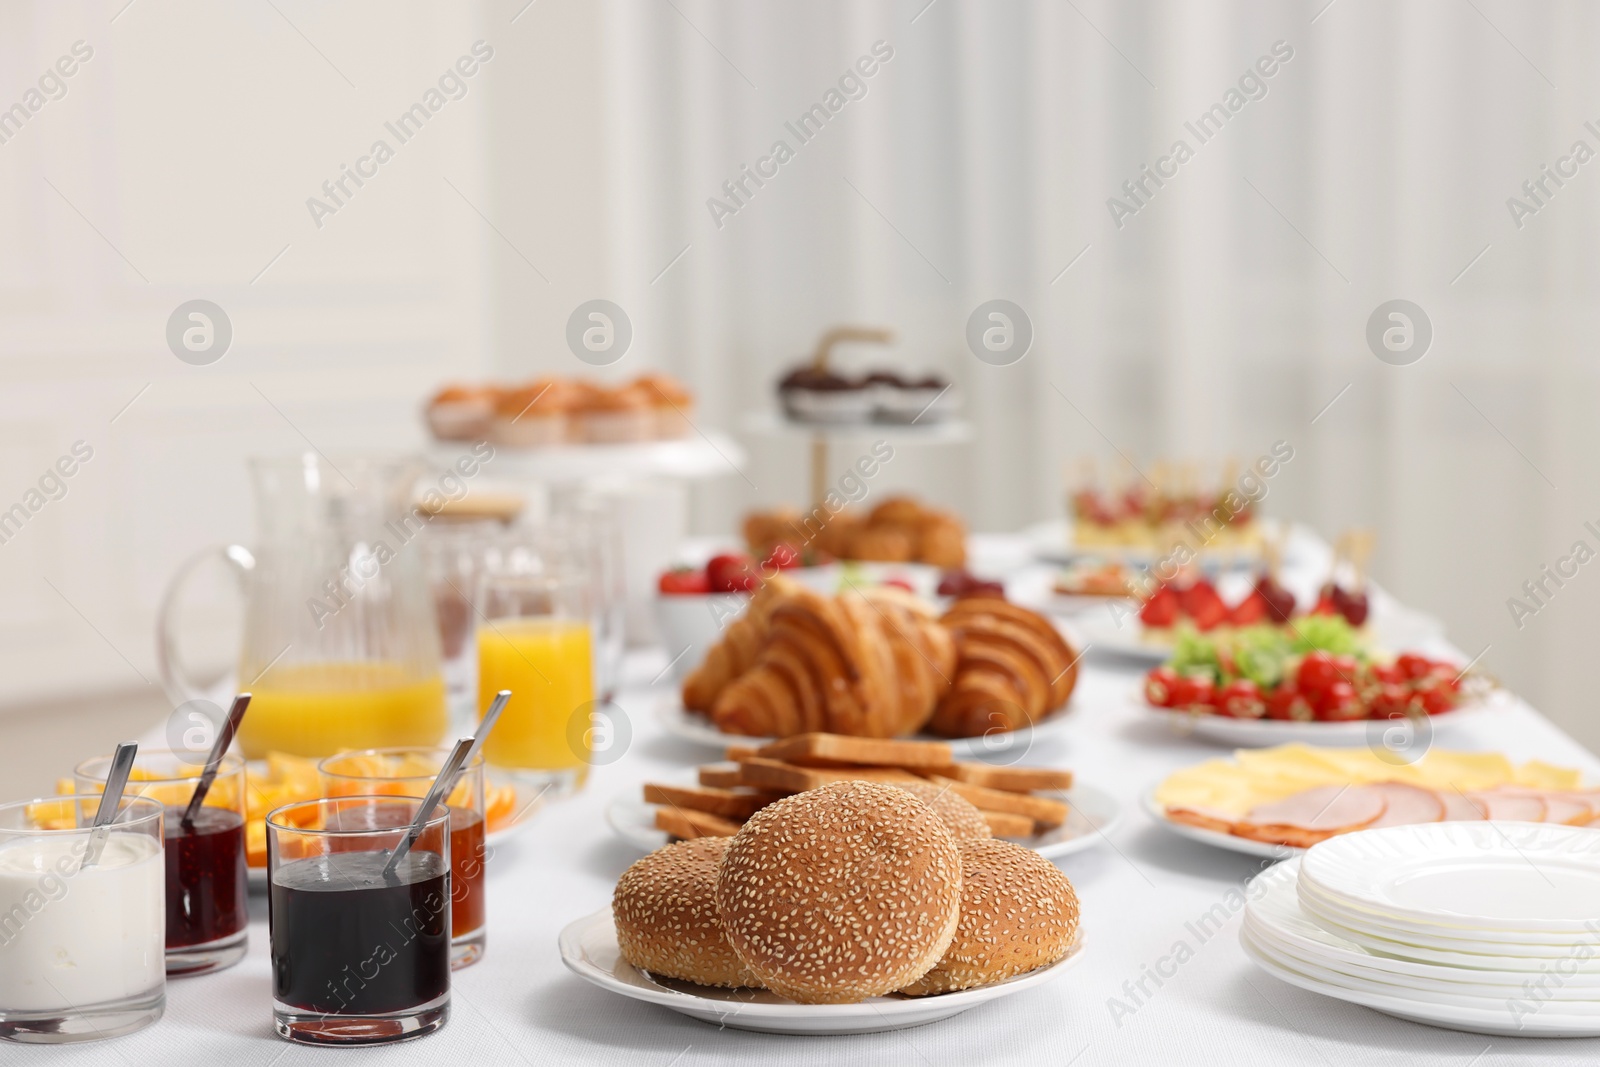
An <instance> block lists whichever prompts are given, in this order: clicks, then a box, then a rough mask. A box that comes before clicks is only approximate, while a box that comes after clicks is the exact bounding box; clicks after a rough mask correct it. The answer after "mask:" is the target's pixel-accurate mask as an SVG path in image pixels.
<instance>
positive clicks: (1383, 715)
mask: <svg viewBox="0 0 1600 1067" xmlns="http://www.w3.org/2000/svg"><path fill="white" fill-rule="evenodd" d="M1410 710H1411V690H1409V689H1407V688H1406V687H1405V686H1403V685H1400V684H1399V683H1397V682H1381V683H1379V685H1378V691H1377V693H1376V694H1374V695H1373V698H1372V717H1373V718H1374V719H1403V718H1405V717H1406V715H1408V714H1409V713H1410Z"/></svg>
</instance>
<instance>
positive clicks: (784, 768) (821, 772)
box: [739, 757, 922, 793]
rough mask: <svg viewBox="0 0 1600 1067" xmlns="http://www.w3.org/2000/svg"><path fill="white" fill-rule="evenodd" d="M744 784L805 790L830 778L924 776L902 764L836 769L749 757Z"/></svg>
mask: <svg viewBox="0 0 1600 1067" xmlns="http://www.w3.org/2000/svg"><path fill="white" fill-rule="evenodd" d="M739 767H740V769H741V771H742V772H743V784H744V785H747V786H750V787H752V788H754V789H763V790H770V791H772V792H777V793H803V792H805V791H806V790H807V789H816V788H819V787H820V786H825V785H827V784H828V783H830V782H850V781H863V780H864V781H869V782H920V781H922V779H921V778H918V777H917V776H916V775H914V774H912V773H911V772H909V771H903V770H900V769H899V768H898V767H852V768H849V769H847V770H836V769H833V768H828V767H796V766H794V765H792V764H788V763H780V762H778V761H777V760H771V759H762V758H760V757H756V758H755V759H747V760H743V761H741V762H740V764H739Z"/></svg>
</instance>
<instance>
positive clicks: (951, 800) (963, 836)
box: [895, 782, 993, 842]
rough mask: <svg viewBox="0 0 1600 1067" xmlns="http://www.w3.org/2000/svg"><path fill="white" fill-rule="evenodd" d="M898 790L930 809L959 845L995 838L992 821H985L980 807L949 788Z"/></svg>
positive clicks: (913, 785)
mask: <svg viewBox="0 0 1600 1067" xmlns="http://www.w3.org/2000/svg"><path fill="white" fill-rule="evenodd" d="M895 788H896V789H904V790H905V791H906V792H908V793H910V794H911V795H912V796H914V797H916V798H917V799H918V800H920V801H922V802H923V803H924V804H926V805H928V807H929V808H931V809H932V810H933V813H934V814H935V815H937V816H939V819H940V821H941V822H943V823H944V825H945V829H947V830H949V831H950V833H951V834H952V835H953V836H954V837H955V839H956V840H957V841H958V842H960V841H976V840H979V839H982V838H987V837H992V836H993V834H992V833H991V832H990V830H989V821H988V820H987V819H985V818H984V817H983V812H981V811H979V810H978V808H977V805H975V804H973V803H972V801H970V800H968V799H967V798H966V797H964V796H961V795H959V794H957V793H954V792H952V791H951V790H950V787H949V786H945V785H934V784H933V783H932V782H899V783H896V785H895Z"/></svg>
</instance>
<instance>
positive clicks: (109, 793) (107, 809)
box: [78, 741, 139, 871]
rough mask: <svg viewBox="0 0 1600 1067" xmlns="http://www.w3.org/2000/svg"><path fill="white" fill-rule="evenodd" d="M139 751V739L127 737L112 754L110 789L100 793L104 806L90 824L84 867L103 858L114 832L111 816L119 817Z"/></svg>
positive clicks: (107, 779)
mask: <svg viewBox="0 0 1600 1067" xmlns="http://www.w3.org/2000/svg"><path fill="white" fill-rule="evenodd" d="M138 754H139V745H138V743H137V742H135V741H124V742H122V743H121V744H120V745H118V746H117V751H116V754H115V755H113V756H112V757H111V771H110V773H108V774H107V775H106V789H105V792H103V793H101V794H100V807H99V808H97V809H95V813H94V820H93V821H92V822H91V823H90V824H89V826H90V830H89V847H88V848H87V849H86V850H85V851H84V853H83V862H82V863H80V864H78V869H79V870H80V871H81V870H83V869H85V868H87V867H93V866H94V865H95V864H96V863H99V862H100V853H101V852H102V851H104V850H105V847H106V838H107V837H109V836H111V820H112V819H115V818H116V817H117V809H118V808H119V807H121V806H122V792H123V790H125V789H127V788H128V775H129V774H130V773H132V771H133V760H134V757H135V756H137V755H138Z"/></svg>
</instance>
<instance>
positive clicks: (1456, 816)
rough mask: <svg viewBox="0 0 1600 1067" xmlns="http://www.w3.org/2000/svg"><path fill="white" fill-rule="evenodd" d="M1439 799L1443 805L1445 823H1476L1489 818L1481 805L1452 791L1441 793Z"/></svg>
mask: <svg viewBox="0 0 1600 1067" xmlns="http://www.w3.org/2000/svg"><path fill="white" fill-rule="evenodd" d="M1439 799H1440V800H1441V801H1442V802H1443V803H1444V821H1445V822H1477V821H1479V820H1480V819H1487V818H1488V817H1489V815H1488V811H1487V809H1486V808H1485V807H1484V805H1483V804H1481V803H1479V802H1478V801H1476V800H1471V799H1469V798H1467V797H1465V796H1463V795H1462V794H1460V793H1457V792H1456V791H1455V790H1454V789H1451V790H1448V791H1445V792H1441V793H1440V794H1439Z"/></svg>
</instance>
